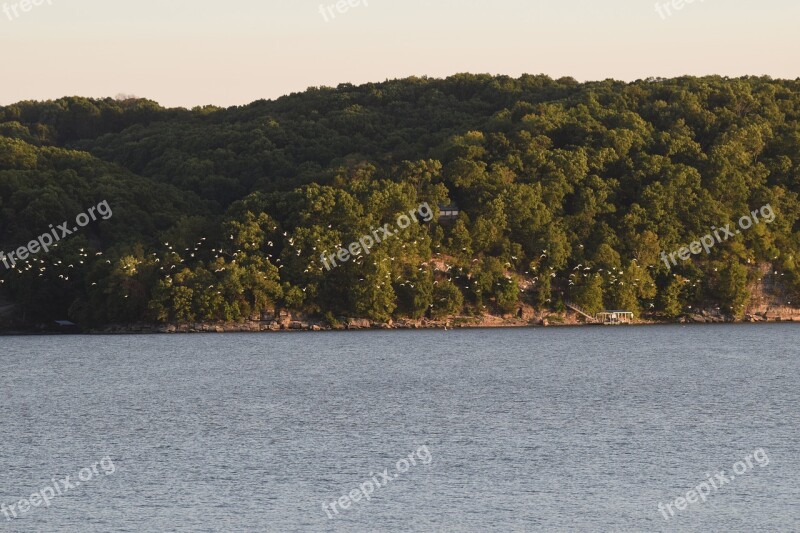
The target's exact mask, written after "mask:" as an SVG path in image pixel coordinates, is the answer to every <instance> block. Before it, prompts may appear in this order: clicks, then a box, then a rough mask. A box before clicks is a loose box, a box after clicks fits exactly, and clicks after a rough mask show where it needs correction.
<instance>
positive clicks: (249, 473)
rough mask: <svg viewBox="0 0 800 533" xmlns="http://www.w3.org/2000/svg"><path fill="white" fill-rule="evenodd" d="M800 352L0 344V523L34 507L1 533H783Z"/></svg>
mask: <svg viewBox="0 0 800 533" xmlns="http://www.w3.org/2000/svg"><path fill="white" fill-rule="evenodd" d="M798 341H800V328H798V326H797V325H796V324H795V325H792V324H769V325H758V326H756V325H751V326H733V325H718V326H690V327H682V326H652V327H620V328H600V327H598V328H566V329H557V328H540V329H505V330H456V331H446V332H445V331H438V330H426V331H364V332H341V333H287V334H238V335H236V334H231V335H181V336H177V335H176V336H127V335H126V336H64V337H0V413H2V434H1V435H2V437H1V438H0V504H3V505H5V509H6V511H5V512H7V513H8V514H9V515H12V513H11V511H9V510H8V506H9V505H12V504H15V505H19V504H18V502H19V501H20V500H21V499H23V498H27V499H28V500H30V499H31V494H33V493H34V492H39V493H40V495H44V496H46V497H47V499H48V500H49V501H48V504H49V506H47V507H45V505H44V503H43V502H42V501H40V502H39V506H38V507H31V508H30V509H29V510H27V512H24V513H22V512H21V510H20V508H19V507H16V508H15V509H14V511H15V512H16V514H17V518H15V519H12V520H6V517H5V516H4V515H3V514H0V531H41V532H52V531H62V530H63V531H80V532H110V531H114V532H116V531H131V532H139V531H159V532H160V531H187V532H188V531H191V532H200V531H209V532H211V531H214V532H216V531H280V532H292V531H358V532H364V531H437V532H438V531H442V532H449V531H453V532H471V531H475V532H482V531H587V532H589V531H591V532H596V531H662V530H663V531H700V530H709V531H798V530H800V445H799V444H798V441H799V439H798V437H800V392H799V391H800V387H798V378H800V358H799V357H798V354H799V352H800V349H799V348H798ZM757 450H761V451H759V452H757V453H756V454H755V455H753V453H754V452H756V451H757ZM409 456H411V458H409ZM745 458H747V459H748V461H749V465H748V464H746V463H745V462H744V461H745ZM101 460H102V461H101ZM401 460H402V461H401ZM738 461H742V462H741V463H739V465H738V469H739V471H742V472H743V473H742V474H740V475H736V476H735V479H733V480H729V481H728V482H727V483H726V484H725V485H724V486H720V487H718V488H717V489H714V490H713V492H711V493H710V494H709V495H708V496H705V495H704V496H705V498H706V501H705V502H703V501H702V500H698V499H697V498H696V497H695V502H696V503H691V504H688V503H687V502H685V501H684V502H683V507H684V510H680V509H678V508H676V507H675V503H674V502H675V500H676V498H678V497H686V496H687V494H686V493H687V491H689V490H691V489H693V488H695V487H698V485H699V484H701V483H704V482H706V481H707V478H708V474H707V473H710V474H711V476H712V479H713V475H714V474H715V473H719V472H722V471H724V472H722V473H723V475H724V476H727V477H729V478H730V476H731V475H733V467H734V465H735V464H736V463H737V462H738ZM767 462H768V464H766V463H767ZM98 463H99V464H98ZM426 463H427V464H426ZM93 466H94V472H93V471H92V467H93ZM743 467H746V468H745V469H746V471H743V470H742V468H743ZM85 469H86V470H85ZM384 470H386V471H387V472H388V478H384V477H383V475H382V474H381V473H383V472H384ZM112 472H113V473H112ZM68 475H70V476H71V479H70V480H68V483H71V484H72V485H73V486H72V487H69V486H65V485H62V481H63V480H64V478H65V476H68ZM78 480H85V481H80V485H75V481H78ZM719 483H720V484H721V483H722V481H720V482H719ZM54 485H55V486H56V487H57V489H58V490H59V491H62V494H61V495H58V494H55V495H54V497H52V498H51V497H50V496H49V492H53V493H55V492H56V490H55V489H54V488H51V489H50V490H49V492H48V489H47V487H52V486H54ZM707 485H708V484H707ZM707 485H706V486H707ZM370 486H372V489H373V490H372V491H370ZM359 487H363V488H362V489H360V491H359V490H357V491H356V493H355V494H353V495H352V499H349V498H350V496H346V495H348V494H349V493H351V491H353V489H358V488H359ZM364 494H369V499H368V500H367V499H366V498H365V497H364ZM342 497H345V499H344V500H340V498H342ZM356 499H357V500H358V501H356ZM34 500H36V498H34ZM332 502H338V503H337V504H336V505H337V506H336V507H334V508H333V509H332V508H331V507H330V504H331V503H332ZM659 502H661V503H663V504H666V503H672V504H673V506H672V507H671V510H672V511H673V513H674V515H670V514H668V513H667V516H669V521H667V520H665V518H664V514H662V512H660V511H659V509H658V504H659ZM325 504H328V505H329V506H328V507H327V508H323V505H325ZM23 507H24V505H23ZM345 507H346V509H345ZM329 516H332V517H333V518H329ZM12 518H13V516H12Z"/></svg>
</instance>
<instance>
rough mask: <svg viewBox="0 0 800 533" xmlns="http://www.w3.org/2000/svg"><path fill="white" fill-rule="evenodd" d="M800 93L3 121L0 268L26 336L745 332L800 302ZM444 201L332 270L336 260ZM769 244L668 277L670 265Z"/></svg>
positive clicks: (372, 99)
mask: <svg viewBox="0 0 800 533" xmlns="http://www.w3.org/2000/svg"><path fill="white" fill-rule="evenodd" d="M798 121H800V81H798V80H795V81H784V80H772V79H769V78H755V77H751V78H740V79H729V78H721V77H707V78H691V77H685V78H678V79H671V80H667V79H648V80H642V81H637V82H634V83H622V82H616V81H611V80H609V81H603V82H593V83H583V84H581V83H577V82H576V81H575V80H573V79H571V78H563V79H559V80H552V79H550V78H548V77H546V76H529V75H525V76H522V77H521V78H519V79H513V78H509V77H505V76H498V77H493V76H488V75H470V74H462V75H457V76H453V77H450V78H447V79H444V80H440V79H428V78H409V79H404V80H396V81H387V82H385V83H374V84H366V85H362V86H358V87H357V86H353V85H350V84H343V85H340V86H339V87H336V88H329V87H319V88H311V89H309V90H307V91H306V92H303V93H299V94H292V95H290V96H286V97H283V98H280V99H278V100H276V101H263V100H262V101H257V102H254V103H252V104H250V105H247V106H243V107H234V108H229V109H220V108H216V107H211V106H209V107H204V108H195V109H192V110H185V109H164V108H161V107H160V106H159V105H158V104H156V103H155V102H152V101H148V100H143V99H128V100H121V101H120V100H113V99H104V100H93V99H86V98H78V97H70V98H63V99H60V100H56V101H48V102H20V103H17V104H14V105H10V106H7V107H0V223H1V224H2V226H0V250H3V251H5V252H9V251H12V250H15V249H17V248H18V247H19V246H23V245H26V244H27V243H28V242H29V241H31V240H32V239H35V238H36V237H37V236H38V235H40V234H42V233H44V232H46V231H48V226H49V224H58V223H61V222H62V221H64V220H70V221H71V220H74V219H75V216H76V215H77V214H78V213H81V212H82V211H84V210H85V209H86V208H88V207H90V206H93V205H96V204H97V203H98V202H100V201H102V200H106V201H107V202H108V203H109V205H110V206H111V207H112V209H113V217H111V218H110V219H108V220H98V221H95V222H92V223H91V224H90V225H89V226H87V227H86V228H83V229H82V230H81V231H80V232H78V233H76V234H75V235H73V236H71V237H69V238H68V239H65V240H64V241H62V242H61V243H59V245H58V246H57V247H54V248H53V249H52V250H50V251H49V252H47V253H44V252H39V253H38V254H36V255H33V256H32V257H31V258H29V259H28V260H26V261H20V262H19V263H17V264H16V265H15V266H14V268H11V269H8V270H7V269H6V268H5V266H2V265H0V271H2V273H0V279H1V280H2V282H3V283H2V285H0V290H1V291H3V292H2V293H0V295H5V297H6V298H8V299H10V300H11V301H13V302H14V303H16V304H17V309H18V313H19V316H20V317H24V318H25V319H26V320H29V321H42V320H50V319H54V318H64V317H71V318H72V319H74V320H76V321H79V322H80V323H82V324H87V325H88V324H103V323H109V322H128V321H140V320H152V321H199V320H242V319H245V318H247V317H249V316H252V315H256V314H258V313H260V312H262V311H265V310H271V309H275V308H288V309H290V310H298V311H305V312H308V313H314V314H318V315H320V316H327V317H329V318H331V319H335V318H336V317H343V316H344V317H367V318H371V319H374V320H389V319H392V318H397V317H413V318H419V317H422V316H429V317H442V316H448V315H453V314H460V313H465V314H479V313H482V312H484V311H495V312H503V313H511V312H514V311H515V310H516V309H517V308H518V307H519V305H520V304H521V303H527V304H530V305H533V306H534V307H537V308H540V309H547V308H552V309H558V308H560V307H561V305H562V304H563V302H564V301H566V300H573V301H575V302H576V303H578V304H580V305H582V306H583V307H585V308H587V309H591V310H600V309H602V308H621V309H627V310H632V311H634V312H636V313H640V312H654V313H659V314H661V315H662V316H665V317H676V316H678V315H680V314H681V313H683V312H685V311H686V309H688V308H689V307H690V306H692V307H696V306H703V305H713V306H718V307H720V308H722V309H724V310H726V311H728V312H730V314H733V315H740V314H741V313H742V312H743V310H744V308H745V306H746V305H747V303H748V299H749V297H750V294H749V287H750V285H751V284H752V283H753V282H754V281H756V280H757V279H759V278H762V277H763V276H764V275H765V272H769V275H770V276H771V278H774V280H775V282H776V283H779V284H781V285H782V287H784V288H785V290H786V291H787V294H789V295H790V296H789V299H790V300H792V299H796V300H797V301H800V265H798V264H797V261H798V258H796V257H795V256H796V255H797V252H798V249H799V246H800V225H799V224H798V219H799V217H800V202H799V201H798V192H800V128H799V127H798V125H799V124H800V123H799V122H798ZM423 203H427V204H428V205H430V206H431V207H432V208H433V209H434V211H436V214H437V215H438V210H437V209H436V207H437V206H440V205H448V204H455V205H457V206H458V207H459V209H460V215H459V216H458V218H457V220H454V221H448V222H444V221H441V222H440V221H439V220H438V219H437V218H434V219H433V220H431V221H430V222H424V221H423V222H421V223H413V224H411V225H410V226H409V227H408V228H406V229H404V230H401V231H400V232H399V233H398V234H397V235H396V236H394V237H393V238H391V239H387V240H385V241H384V242H382V243H380V244H378V245H376V246H375V247H374V248H372V249H371V250H370V253H369V254H368V255H367V254H362V255H360V256H358V257H354V258H353V259H352V260H350V261H348V262H346V263H344V264H342V265H340V266H339V267H337V268H333V269H331V270H328V269H326V268H325V266H324V263H323V261H322V257H321V256H322V255H323V253H328V254H332V253H335V252H336V251H337V249H338V247H339V246H343V247H347V246H348V245H349V243H351V242H356V241H358V240H359V239H360V238H361V237H362V236H364V235H370V234H371V233H372V231H373V230H374V229H375V228H378V227H381V226H383V225H384V224H387V223H389V224H392V225H394V224H395V221H396V220H397V217H398V215H400V214H402V213H406V214H407V213H409V211H411V210H413V209H416V208H417V207H418V206H419V205H421V204H423ZM767 204H769V205H770V206H771V208H772V209H773V211H774V213H775V219H774V221H773V222H772V223H770V224H766V223H763V222H762V223H761V224H757V225H754V226H753V227H752V228H750V229H748V230H747V231H742V232H741V234H737V235H736V237H735V238H732V239H730V240H726V241H725V242H721V243H718V244H717V245H716V246H714V247H713V249H712V250H711V252H710V253H709V254H705V253H702V254H698V255H693V256H692V258H691V260H689V261H680V262H679V263H678V264H677V266H674V267H672V268H667V265H666V264H665V263H664V261H663V260H662V257H661V252H662V251H665V252H667V253H670V252H673V251H676V250H678V249H680V248H681V247H683V246H687V245H689V244H690V243H691V242H693V241H696V240H698V239H700V238H701V237H702V236H704V235H706V234H709V233H710V232H711V228H712V227H716V228H721V227H723V226H725V225H726V224H732V225H734V227H736V224H738V221H739V219H740V217H741V216H743V215H747V214H749V213H751V212H752V211H753V210H757V209H760V208H761V207H762V206H765V205H767Z"/></svg>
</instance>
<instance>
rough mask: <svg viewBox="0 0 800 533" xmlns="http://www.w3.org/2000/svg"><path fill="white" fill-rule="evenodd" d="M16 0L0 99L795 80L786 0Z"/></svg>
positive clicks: (795, 5)
mask: <svg viewBox="0 0 800 533" xmlns="http://www.w3.org/2000/svg"><path fill="white" fill-rule="evenodd" d="M32 1H33V0H0V50H2V54H0V62H1V63H2V67H0V105H7V104H10V103H13V102H17V101H20V100H46V99H54V98H59V97H62V96H75V95H79V96H87V97H106V96H115V95H117V94H120V93H123V94H132V95H136V96H139V97H146V98H150V99H153V100H156V101H157V102H159V103H160V104H162V105H164V106H168V107H178V106H181V107H193V106H197V105H207V104H213V105H218V106H226V107H227V106H233V105H244V104H247V103H250V102H252V101H254V100H258V99H262V98H264V99H274V98H277V97H280V96H282V95H285V94H289V93H292V92H299V91H304V90H305V89H307V88H308V87H312V86H336V85H338V84H339V83H355V84H360V83H366V82H380V81H384V80H387V79H395V78H404V77H408V76H423V75H427V76H430V77H445V76H448V75H452V74H456V73H459V72H472V73H491V74H506V75H510V76H515V77H516V76H519V75H520V74H524V73H528V74H547V75H549V76H551V77H553V78H559V77H562V76H572V77H573V78H576V79H578V80H580V81H587V80H603V79H607V78H615V79H620V80H627V81H632V80H636V79H643V78H648V77H673V76H681V75H686V74H689V75H706V74H719V75H725V76H732V77H733V76H742V75H769V76H772V77H773V78H789V79H796V78H798V77H800V53H798V52H800V46H798V45H799V44H800V31H798V29H797V21H798V20H800V2H797V0H749V1H748V0H694V1H693V2H690V3H684V0H659V1H658V2H656V1H655V0H482V1H477V0H341V4H340V5H341V6H343V7H344V8H346V9H342V11H344V12H340V11H339V10H337V7H336V5H337V0H322V1H320V0H225V1H222V0H216V1H215V0H35V1H36V2H37V3H40V4H41V5H33V4H29V3H28V2H32ZM348 2H350V3H351V4H352V7H350V4H348ZM673 2H674V4H677V5H679V6H680V8H679V9H678V8H675V7H674V6H673ZM657 6H658V8H657ZM665 6H668V7H665ZM23 7H25V8H27V10H23ZM328 7H329V8H330V9H327V8H328Z"/></svg>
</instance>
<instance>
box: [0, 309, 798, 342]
mask: <svg viewBox="0 0 800 533" xmlns="http://www.w3.org/2000/svg"><path fill="white" fill-rule="evenodd" d="M785 323H800V310H797V312H796V313H792V314H789V315H769V314H768V313H761V314H748V315H747V316H746V317H745V318H744V319H740V320H733V319H731V318H730V317H723V316H720V315H711V314H708V313H698V314H695V315H685V316H682V317H679V318H678V319H675V320H663V319H636V320H634V321H632V322H630V323H624V324H600V323H587V322H584V321H582V320H578V319H577V317H576V316H574V315H572V314H571V313H570V314H562V315H557V314H547V315H546V316H543V317H538V318H531V319H528V320H525V319H522V318H508V317H507V318H503V317H498V316H494V315H484V316H483V317H480V318H475V317H450V318H448V319H445V320H425V319H422V320H417V321H413V320H399V321H397V322H394V321H390V322H389V323H379V322H372V321H369V320H367V319H350V320H347V321H342V322H340V323H338V324H336V325H330V324H328V323H326V322H324V321H320V320H313V319H308V318H301V317H292V315H290V314H288V313H286V314H285V315H283V316H280V317H277V318H273V319H267V320H251V321H247V322H242V323H231V322H191V323H184V324H156V323H135V324H109V325H107V326H103V327H99V328H88V329H86V330H82V329H80V328H78V327H75V328H62V329H56V328H47V327H44V326H40V327H38V328H37V327H31V328H30V329H16V330H15V329H9V330H5V331H0V336H33V335H43V336H46V335H170V334H201V333H215V334H231V333H298V332H333V331H375V330H383V331H391V330H422V329H438V330H451V329H512V328H575V327H619V326H636V327H641V326H665V325H684V326H691V325H707V324H742V325H745V324H785Z"/></svg>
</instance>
